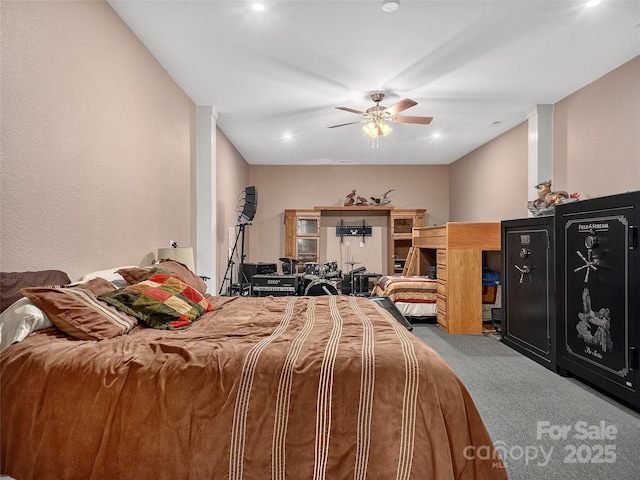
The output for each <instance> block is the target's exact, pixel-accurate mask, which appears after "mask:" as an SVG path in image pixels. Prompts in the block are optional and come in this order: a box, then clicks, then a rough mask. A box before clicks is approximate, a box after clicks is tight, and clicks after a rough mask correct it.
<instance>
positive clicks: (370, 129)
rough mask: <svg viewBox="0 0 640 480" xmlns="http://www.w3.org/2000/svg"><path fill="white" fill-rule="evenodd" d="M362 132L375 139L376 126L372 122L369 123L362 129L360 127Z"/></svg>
mask: <svg viewBox="0 0 640 480" xmlns="http://www.w3.org/2000/svg"><path fill="white" fill-rule="evenodd" d="M362 131H363V132H364V133H366V134H367V135H369V136H370V137H371V138H376V137H377V136H378V126H377V125H376V124H375V123H373V122H369V123H367V124H366V125H365V126H364V127H362Z"/></svg>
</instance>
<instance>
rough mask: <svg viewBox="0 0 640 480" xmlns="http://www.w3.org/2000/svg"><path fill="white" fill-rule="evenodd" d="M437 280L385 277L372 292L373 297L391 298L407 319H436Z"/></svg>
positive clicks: (413, 277)
mask: <svg viewBox="0 0 640 480" xmlns="http://www.w3.org/2000/svg"><path fill="white" fill-rule="evenodd" d="M437 286H438V281H437V280H432V279H430V278H427V277H418V276H411V277H406V276H384V277H381V278H380V279H379V280H378V282H376V284H375V285H374V287H373V290H372V291H371V296H372V297H376V296H379V297H389V298H390V299H391V301H392V302H393V303H394V304H395V305H396V307H397V308H398V310H399V311H400V313H402V315H404V316H405V317H435V316H436V314H437V311H436V289H437Z"/></svg>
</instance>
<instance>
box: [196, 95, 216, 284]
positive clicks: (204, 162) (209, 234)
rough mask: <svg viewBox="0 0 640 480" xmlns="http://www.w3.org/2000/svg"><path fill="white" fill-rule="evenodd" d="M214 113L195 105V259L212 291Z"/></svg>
mask: <svg viewBox="0 0 640 480" xmlns="http://www.w3.org/2000/svg"><path fill="white" fill-rule="evenodd" d="M217 120H218V112H216V109H215V108H214V107H212V106H208V105H199V106H198V125H197V128H198V141H197V145H198V171H197V177H198V178H197V188H198V192H197V215H196V218H197V228H196V230H197V251H198V254H197V259H196V270H197V272H198V274H199V275H205V276H207V277H210V279H209V280H208V281H207V291H208V292H209V293H212V294H215V293H216V291H217V290H216V286H217V285H218V279H217V274H216V272H217V271H218V270H217V268H218V265H217V258H216V252H217V248H216V196H217V192H216V122H217Z"/></svg>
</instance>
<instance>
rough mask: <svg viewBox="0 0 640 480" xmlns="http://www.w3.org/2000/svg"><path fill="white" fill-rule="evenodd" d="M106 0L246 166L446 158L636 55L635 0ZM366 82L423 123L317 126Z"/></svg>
mask: <svg viewBox="0 0 640 480" xmlns="http://www.w3.org/2000/svg"><path fill="white" fill-rule="evenodd" d="M109 3H110V4H111V6H112V7H113V8H114V10H115V11H116V12H117V13H118V15H119V16H120V17H121V18H122V19H123V20H124V21H125V22H126V23H127V25H128V26H129V27H130V28H131V30H133V32H134V33H135V34H136V35H137V36H138V38H139V39H140V40H141V41H142V43H144V44H145V45H146V47H147V48H148V49H149V50H150V51H151V53H152V54H153V55H154V56H155V57H156V58H157V59H158V61H159V62H160V63H161V64H162V65H163V67H164V68H165V69H166V70H167V71H168V72H169V74H170V75H171V76H172V77H173V78H174V80H175V81H176V82H177V83H178V84H179V85H180V87H181V88H182V89H183V90H184V91H185V92H186V93H187V95H189V97H190V98H191V99H192V100H193V101H194V102H195V103H196V105H211V106H213V107H214V108H215V109H216V110H217V112H218V126H219V127H220V129H221V130H222V131H223V132H224V134H225V135H226V136H227V137H228V138H229V140H230V141H231V142H232V143H233V144H234V145H235V147H236V148H237V149H238V151H239V152H240V153H241V154H242V155H243V157H244V158H245V159H246V160H247V162H249V163H250V164H271V165H274V164H280V165H309V164H337V163H340V164H342V163H354V164H449V163H451V162H453V161H455V160H457V159H458V158H460V157H461V156H463V155H465V154H466V153H468V152H470V151H472V150H474V149H475V148H477V147H479V146H480V145H483V144H484V143H486V142H488V141H489V140H491V139H493V138H495V137H497V136H498V135H500V134H502V133H504V132H505V131H507V130H509V129H511V128H513V127H514V126H515V125H518V124H519V123H521V122H523V121H525V120H526V117H527V112H529V111H530V110H531V109H532V108H534V107H535V106H536V105H537V104H552V103H556V102H558V101H559V100H561V99H562V98H564V97H566V96H567V95H569V94H571V93H573V92H575V91H576V90H578V89H580V88H581V87H583V86H585V85H587V84H589V83H591V82H593V81H594V80H596V79H597V78H599V77H601V76H602V75H604V74H606V73H607V72H609V71H611V70H613V69H614V68H616V67H618V66H620V65H622V64H623V63H625V62H627V61H628V60H630V59H632V58H633V57H635V56H637V55H639V54H640V0H602V3H601V4H600V5H599V6H597V7H594V8H585V3H586V0H580V1H578V0H576V1H574V0H532V1H526V0H497V1H490V0H486V1H485V0H443V1H437V0H401V3H400V8H399V9H398V10H397V11H395V12H392V13H386V12H384V11H382V8H381V4H382V0H353V1H347V0H323V1H315V0H263V3H264V5H265V7H266V8H265V10H264V11H262V12H256V11H253V10H252V8H251V4H252V1H250V0H247V1H245V0H219V1H204V0H199V1H186V0H179V1H167V0H155V1H154V0H141V1H138V0H124V1H118V0H109ZM377 91H381V92H384V93H385V94H386V96H387V98H385V100H384V102H382V105H384V106H387V107H388V106H391V105H392V104H394V103H395V102H397V101H399V100H401V99H403V98H406V97H408V98H411V99H413V100H415V101H416V102H418V105H416V106H414V107H412V108H410V109H408V110H405V111H404V112H403V113H402V114H404V115H412V116H413V115H417V116H432V117H434V119H433V121H432V122H431V124H430V125H414V124H398V123H392V124H391V126H392V128H393V132H392V133H391V134H390V135H389V136H387V137H382V138H380V140H379V143H378V146H377V148H374V147H373V146H372V145H373V142H372V140H371V139H370V138H369V137H367V136H366V135H365V134H364V133H363V132H362V129H361V125H349V126H345V127H340V128H332V129H329V128H327V127H329V126H330V125H336V124H341V123H347V122H352V121H358V120H360V119H362V117H360V116H358V115H356V114H354V113H349V112H345V111H341V110H336V109H335V108H334V107H336V106H346V107H350V108H354V109H356V110H366V109H367V108H369V107H370V106H373V105H374V104H373V102H372V101H371V100H370V98H369V95H370V94H371V93H372V92H377ZM434 134H440V137H437V138H434ZM287 135H290V136H291V137H290V138H287Z"/></svg>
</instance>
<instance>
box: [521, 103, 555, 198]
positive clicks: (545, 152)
mask: <svg viewBox="0 0 640 480" xmlns="http://www.w3.org/2000/svg"><path fill="white" fill-rule="evenodd" d="M527 119H528V122H529V163H528V165H529V170H528V177H527V179H528V192H529V194H528V200H535V199H536V198H538V190H536V188H535V186H536V185H538V184H539V183H541V182H546V181H547V180H553V178H552V177H553V105H536V107H535V108H533V109H531V110H530V111H529V112H528V114H527Z"/></svg>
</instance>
